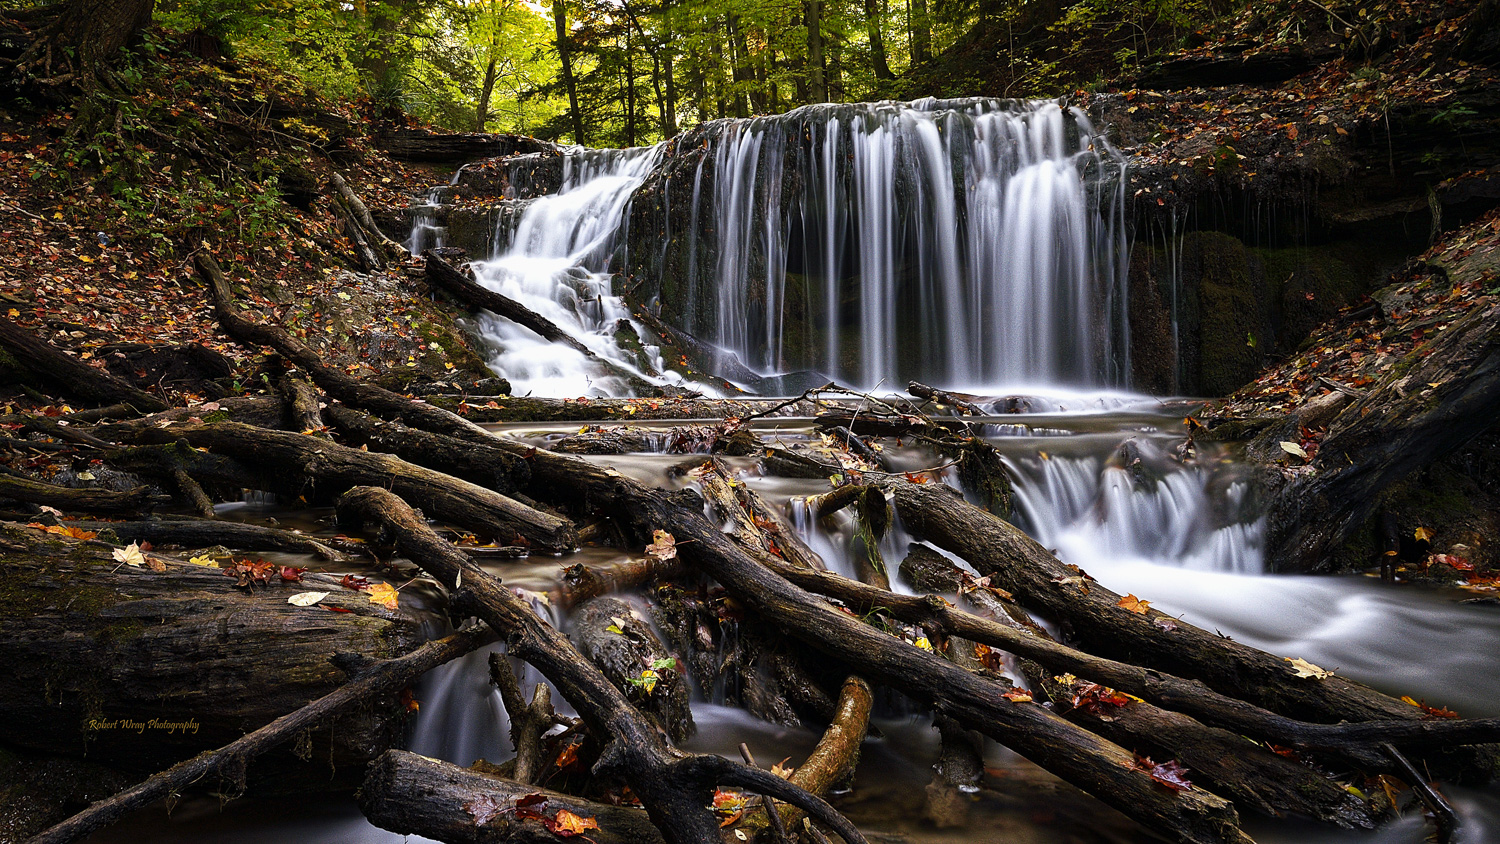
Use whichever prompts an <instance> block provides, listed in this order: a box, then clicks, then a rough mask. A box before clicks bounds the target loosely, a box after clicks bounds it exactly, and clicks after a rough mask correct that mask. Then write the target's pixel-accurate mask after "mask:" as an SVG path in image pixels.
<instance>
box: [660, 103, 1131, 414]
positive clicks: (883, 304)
mask: <svg viewBox="0 0 1500 844" xmlns="http://www.w3.org/2000/svg"><path fill="white" fill-rule="evenodd" d="M682 144H683V145H685V146H687V145H691V144H702V145H705V146H707V147H708V154H706V155H705V156H704V157H703V159H702V160H700V161H699V162H698V164H697V166H696V167H694V168H692V169H691V170H686V171H684V172H682V173H681V175H679V176H678V178H682V179H690V180H691V182H692V192H691V193H692V199H691V206H692V207H691V208H690V209H688V210H683V209H681V208H678V209H677V210H676V212H675V215H676V216H677V217H684V216H686V217H688V218H689V219H690V220H692V221H699V220H702V221H711V222H708V223H706V224H703V225H699V224H696V223H691V224H690V229H689V231H688V232H687V233H686V235H683V236H680V237H679V238H678V240H679V241H686V242H685V243H679V245H678V246H677V247H676V248H679V249H684V250H687V252H688V255H687V259H686V261H684V262H678V264H685V267H686V270H685V273H684V275H685V278H683V279H682V280H681V281H682V283H681V284H680V285H678V288H679V289H680V290H683V291H686V292H685V293H677V294H674V293H672V292H671V291H667V292H666V293H665V296H666V299H667V300H668V301H665V302H664V304H663V307H664V310H667V311H669V312H679V313H680V314H681V315H682V320H683V321H684V322H685V323H686V324H685V325H684V326H683V327H685V328H686V329H688V330H689V331H690V332H697V333H699V334H702V335H704V336H707V337H709V338H711V339H713V340H714V341H715V342H717V343H718V344H719V345H720V346H722V347H724V348H725V349H727V350H729V351H731V352H733V353H735V354H737V355H738V356H739V357H740V358H741V359H742V360H744V361H745V362H747V363H749V364H750V365H752V366H754V367H757V368H759V369H761V370H763V371H768V372H769V371H787V370H795V369H812V370H817V371H820V372H823V373H825V374H827V375H829V376H832V377H834V378H836V379H837V380H839V381H840V382H842V383H850V384H855V385H861V386H865V387H874V386H875V385H876V384H877V383H881V382H884V383H886V384H887V385H891V384H895V383H898V382H899V381H900V380H904V379H906V378H908V377H910V378H919V379H921V380H925V381H929V382H932V383H938V384H945V385H950V386H951V385H969V386H973V385H987V386H994V385H998V384H1004V385H1006V386H1022V385H1050V386H1057V385H1072V386H1089V387H1099V386H1110V385H1119V384H1121V383H1123V381H1124V373H1125V372H1126V371H1128V348H1127V344H1126V342H1125V335H1126V330H1125V329H1126V325H1125V288H1124V281H1125V277H1124V267H1123V261H1124V254H1125V231H1124V225H1123V207H1124V205H1123V186H1124V180H1123V178H1121V176H1122V174H1123V167H1124V165H1123V159H1122V158H1121V157H1120V156H1119V155H1118V153H1116V152H1115V151H1114V150H1113V148H1111V147H1110V146H1109V144H1108V142H1107V141H1106V140H1105V139H1104V137H1103V135H1102V134H1100V133H1098V132H1097V131H1096V130H1095V129H1094V127H1093V126H1092V124H1091V123H1090V122H1089V120H1088V118H1087V116H1086V115H1085V114H1084V113H1083V112H1082V111H1081V110H1078V109H1076V108H1075V109H1063V108H1062V107H1060V106H1059V105H1058V104H1056V103H1054V102H1038V103H1013V102H1007V101H999V100H961V101H942V102H939V101H934V100H926V101H919V102H915V103H910V104H898V103H877V104H868V105H818V106H806V107H804V108H800V109H798V110H796V111H793V112H791V113H789V114H786V115H778V116H773V117H762V118H754V119H751V120H732V121H718V122H715V123H711V124H707V125H706V126H704V127H701V128H700V129H698V130H695V131H694V133H692V134H691V136H690V137H689V139H688V140H685V141H682ZM705 168H707V169H708V171H709V173H710V175H709V177H708V178H709V179H710V180H711V184H712V187H711V189H710V190H704V189H703V188H702V181H703V179H704V178H705V176H704V170H705ZM666 193H667V194H669V195H670V194H671V191H670V190H668V191H666ZM710 256H711V257H710ZM637 257H639V256H637ZM662 263H663V265H664V266H676V265H677V264H674V263H673V262H672V261H670V260H666V261H663V262H662ZM674 296H675V297H676V298H675V299H674Z"/></svg>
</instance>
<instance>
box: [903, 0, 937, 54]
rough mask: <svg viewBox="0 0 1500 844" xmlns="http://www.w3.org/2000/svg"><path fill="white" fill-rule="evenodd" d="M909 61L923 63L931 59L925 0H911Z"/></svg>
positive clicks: (930, 38) (929, 30)
mask: <svg viewBox="0 0 1500 844" xmlns="http://www.w3.org/2000/svg"><path fill="white" fill-rule="evenodd" d="M908 14H910V16H911V18H910V21H911V24H910V25H911V63H912V64H914V65H916V64H923V63H925V62H927V61H930V60H931V59H932V24H931V22H930V21H928V19H927V0H911V5H910V9H909V11H908Z"/></svg>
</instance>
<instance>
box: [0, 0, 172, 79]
mask: <svg viewBox="0 0 1500 844" xmlns="http://www.w3.org/2000/svg"><path fill="white" fill-rule="evenodd" d="M155 7H156V0H66V2H63V3H59V4H57V6H55V7H54V8H55V9H56V17H55V18H53V20H52V22H51V23H50V24H49V25H48V26H47V27H46V29H44V30H43V31H42V34H41V35H40V37H38V39H37V40H36V42H35V43H33V45H32V46H31V48H30V49H28V50H27V52H26V54H25V55H23V56H22V58H21V61H20V63H19V65H20V68H21V69H22V70H39V71H40V72H41V75H43V76H49V75H51V73H52V72H53V71H54V70H56V69H58V68H57V64H58V62H59V61H62V60H63V54H64V53H65V52H69V53H71V54H72V55H73V56H74V57H75V59H76V61H77V63H78V68H79V70H80V71H82V74H84V75H88V76H96V75H97V74H98V73H99V72H100V71H101V70H103V68H104V66H105V65H106V64H107V63H108V62H109V60H110V59H112V58H114V55H115V53H118V52H119V51H120V50H122V49H124V48H125V47H126V46H127V45H129V44H130V43H132V42H133V41H135V39H136V37H137V36H139V35H140V33H141V31H142V30H144V29H145V28H146V27H147V26H148V25H150V23H151V13H152V12H153V11H154V9H155ZM46 11H49V12H50V11H52V9H48V10H46ZM82 81H84V82H85V84H87V83H88V80H87V79H84V80H82Z"/></svg>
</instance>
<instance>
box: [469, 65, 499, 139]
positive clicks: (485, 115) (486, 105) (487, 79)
mask: <svg viewBox="0 0 1500 844" xmlns="http://www.w3.org/2000/svg"><path fill="white" fill-rule="evenodd" d="M494 90H495V57H494V56H491V57H490V60H489V63H487V64H486V65H485V66H484V84H483V85H481V86H480V88H479V105H478V106H477V107H476V109H475V114H474V131H476V132H483V131H484V124H485V123H487V122H489V119H490V94H491V93H493V92H494Z"/></svg>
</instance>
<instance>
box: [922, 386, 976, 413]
mask: <svg viewBox="0 0 1500 844" xmlns="http://www.w3.org/2000/svg"><path fill="white" fill-rule="evenodd" d="M906 391H907V392H908V393H911V394H912V395H913V396H916V397H917V398H919V399H925V400H926V401H930V402H932V403H934V404H938V405H944V404H945V405H948V406H949V407H951V408H953V409H955V410H957V411H959V412H961V413H979V414H983V413H984V412H985V411H984V402H985V399H984V397H983V396H975V395H970V394H968V393H950V392H948V391H946V390H938V389H935V388H933V387H929V386H927V385H926V384H923V383H921V382H919V381H912V382H910V383H908V384H907V385H906Z"/></svg>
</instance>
